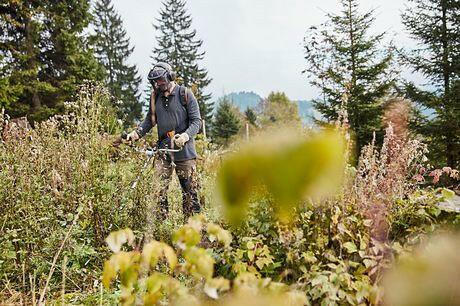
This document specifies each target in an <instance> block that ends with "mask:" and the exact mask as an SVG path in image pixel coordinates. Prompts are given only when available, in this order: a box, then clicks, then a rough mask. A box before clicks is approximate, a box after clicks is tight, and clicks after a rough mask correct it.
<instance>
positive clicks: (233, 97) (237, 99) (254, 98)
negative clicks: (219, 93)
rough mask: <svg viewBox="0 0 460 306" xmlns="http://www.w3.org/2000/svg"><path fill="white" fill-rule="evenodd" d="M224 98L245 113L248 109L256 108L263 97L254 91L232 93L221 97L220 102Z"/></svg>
mask: <svg viewBox="0 0 460 306" xmlns="http://www.w3.org/2000/svg"><path fill="white" fill-rule="evenodd" d="M224 97H226V98H228V99H229V100H230V101H232V103H233V104H234V105H235V106H236V107H238V108H239V109H240V111H242V112H244V111H245V110H246V109H247V108H248V107H250V108H254V107H256V106H257V104H259V102H260V101H261V100H262V97H261V96H259V95H258V94H256V93H255V92H252V91H249V92H248V91H240V92H232V93H229V94H228V95H225V96H223V97H221V98H220V99H219V100H221V99H223V98H224ZM219 100H218V101H219Z"/></svg>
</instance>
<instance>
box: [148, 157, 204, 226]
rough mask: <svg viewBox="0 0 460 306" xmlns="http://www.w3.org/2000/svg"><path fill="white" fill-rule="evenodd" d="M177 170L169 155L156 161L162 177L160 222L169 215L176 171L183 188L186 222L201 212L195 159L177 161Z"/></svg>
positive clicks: (183, 206)
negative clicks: (169, 197)
mask: <svg viewBox="0 0 460 306" xmlns="http://www.w3.org/2000/svg"><path fill="white" fill-rule="evenodd" d="M174 163H175V169H173V168H174V167H173V165H172V162H171V157H170V156H169V155H166V154H165V155H160V156H159V157H158V158H157V160H156V161H155V168H156V171H157V173H158V174H159V176H160V184H161V186H160V190H159V195H158V216H159V219H160V220H164V219H166V217H167V216H168V213H169V204H168V188H169V184H170V182H171V179H172V174H173V171H174V170H175V171H176V174H177V177H178V179H179V183H180V186H181V188H182V211H183V214H184V220H185V221H186V220H187V219H188V218H189V217H190V216H191V215H192V214H198V213H200V212H201V206H200V201H199V199H198V179H197V173H196V161H195V159H189V160H183V161H175V162H174Z"/></svg>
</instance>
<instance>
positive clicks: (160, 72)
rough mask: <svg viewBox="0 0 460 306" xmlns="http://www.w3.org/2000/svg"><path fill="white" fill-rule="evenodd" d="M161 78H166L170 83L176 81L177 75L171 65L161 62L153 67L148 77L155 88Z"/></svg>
mask: <svg viewBox="0 0 460 306" xmlns="http://www.w3.org/2000/svg"><path fill="white" fill-rule="evenodd" d="M161 78H164V79H165V80H166V81H169V82H171V81H174V80H175V79H176V73H175V72H174V71H173V70H172V67H171V65H169V64H167V63H164V62H159V63H157V64H155V65H154V66H153V68H152V69H151V70H150V72H149V75H148V77H147V79H148V80H149V82H150V84H152V85H153V86H155V81H156V80H158V79H161Z"/></svg>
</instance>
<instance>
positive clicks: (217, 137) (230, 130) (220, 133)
mask: <svg viewBox="0 0 460 306" xmlns="http://www.w3.org/2000/svg"><path fill="white" fill-rule="evenodd" d="M240 128H241V121H240V119H239V117H238V116H237V114H236V108H235V107H234V106H233V105H232V103H231V102H230V101H229V100H228V98H225V97H224V98H223V100H222V101H219V103H218V106H217V109H216V113H215V115H214V121H213V129H212V135H213V141H214V142H216V143H219V144H225V145H227V144H228V141H229V140H230V138H231V137H232V136H234V135H236V134H238V131H239V130H240Z"/></svg>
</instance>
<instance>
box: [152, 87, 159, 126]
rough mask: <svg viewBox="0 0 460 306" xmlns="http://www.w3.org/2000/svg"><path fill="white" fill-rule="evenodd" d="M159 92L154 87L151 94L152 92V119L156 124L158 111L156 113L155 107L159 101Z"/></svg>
mask: <svg viewBox="0 0 460 306" xmlns="http://www.w3.org/2000/svg"><path fill="white" fill-rule="evenodd" d="M158 94H159V93H158V92H157V91H156V90H154V89H152V91H151V94H150V111H151V114H152V115H151V119H152V123H153V124H154V125H155V123H156V121H157V119H156V113H155V108H156V105H155V104H156V103H157V98H158Z"/></svg>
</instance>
